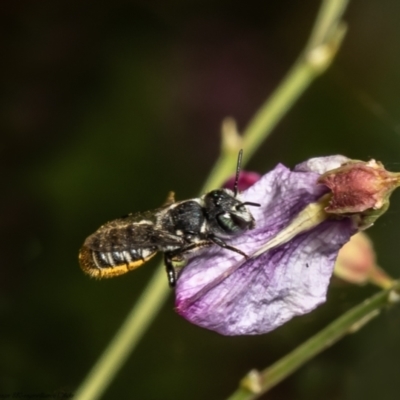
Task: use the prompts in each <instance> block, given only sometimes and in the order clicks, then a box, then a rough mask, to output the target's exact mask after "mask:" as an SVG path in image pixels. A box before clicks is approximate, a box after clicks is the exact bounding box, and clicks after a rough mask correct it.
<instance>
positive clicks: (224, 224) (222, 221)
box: [217, 213, 238, 232]
mask: <svg viewBox="0 0 400 400" xmlns="http://www.w3.org/2000/svg"><path fill="white" fill-rule="evenodd" d="M217 221H218V225H219V226H220V227H221V228H222V229H223V230H224V231H225V232H235V231H236V230H237V228H238V227H237V225H236V223H235V221H234V220H233V219H232V215H231V214H229V213H223V214H219V215H217Z"/></svg>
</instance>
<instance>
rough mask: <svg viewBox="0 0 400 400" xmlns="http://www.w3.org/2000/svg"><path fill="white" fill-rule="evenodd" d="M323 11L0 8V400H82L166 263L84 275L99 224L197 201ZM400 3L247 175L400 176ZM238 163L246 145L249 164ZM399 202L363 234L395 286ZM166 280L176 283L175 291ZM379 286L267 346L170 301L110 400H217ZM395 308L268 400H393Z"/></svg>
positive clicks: (369, 4) (305, 101)
mask: <svg viewBox="0 0 400 400" xmlns="http://www.w3.org/2000/svg"><path fill="white" fill-rule="evenodd" d="M319 4H320V2H319V1H316V0H282V1H279V2H277V1H261V0H259V1H248V2H231V1H226V0H213V1H205V0H203V1H191V2H187V1H182V0H172V1H164V2H163V1H127V0H116V1H107V0H103V1H82V0H80V1H77V0H69V1H57V2H54V1H50V0H48V1H35V2H29V1H25V2H24V1H14V2H4V4H2V7H1V10H0V49H1V56H2V62H1V67H0V68H1V75H0V82H1V83H0V84H1V91H0V116H1V119H0V121H1V122H0V123H1V127H0V129H1V139H0V174H1V182H2V185H1V186H2V190H1V195H0V199H1V200H0V202H1V203H0V205H1V207H0V235H1V241H0V243H1V253H0V254H1V261H0V263H1V268H0V290H1V291H0V313H1V314H0V315H1V331H0V394H4V393H12V392H15V391H20V392H23V393H37V392H45V393H52V392H56V391H62V390H64V391H69V392H74V391H75V389H76V387H77V386H78V385H79V383H80V382H81V381H82V379H83V378H84V377H85V375H86V373H87V372H88V371H89V369H90V367H91V366H92V364H93V363H94V362H95V361H96V360H97V358H98V357H99V355H100V354H101V352H102V350H103V348H104V347H105V346H106V345H107V343H108V342H109V340H110V339H111V337H112V336H113V335H114V333H115V331H116V330H117V328H118V327H119V325H120V324H121V322H122V321H123V319H124V317H125V315H126V314H127V312H128V311H129V309H130V308H131V306H132V304H133V303H134V302H135V301H136V299H137V298H138V297H139V295H140V293H141V291H142V289H143V288H144V287H145V285H146V283H147V282H148V281H149V279H150V277H151V275H152V273H153V270H154V267H155V265H156V264H157V262H158V261H159V258H156V259H154V260H152V262H150V263H149V264H148V265H147V266H146V267H144V268H141V269H138V270H137V271H135V272H132V273H131V274H128V275H126V276H124V277H120V278H118V279H115V280H107V281H95V280H92V279H89V278H88V277H87V276H84V275H83V273H82V272H81V270H80V269H79V267H78V261H77V252H78V249H79V247H80V245H81V244H82V242H83V240H84V239H85V237H86V236H87V235H88V234H90V233H92V232H93V231H94V230H95V229H97V228H98V227H99V226H100V225H101V224H102V223H104V222H106V221H108V220H110V219H113V218H116V217H119V216H121V215H124V214H127V213H129V212H132V211H139V210H146V209H151V208H154V207H157V206H159V205H160V204H161V203H162V202H163V201H164V199H165V197H166V194H167V192H168V191H169V190H175V191H176V193H177V198H178V199H185V198H190V197H193V196H196V195H197V192H198V190H199V188H200V186H201V185H202V183H203V182H204V180H205V178H206V176H207V174H208V172H209V171H210V169H211V167H212V165H213V162H214V161H215V159H216V157H217V155H218V152H219V145H220V125H221V121H222V119H223V118H224V117H226V116H233V117H234V118H236V120H237V122H238V125H239V128H240V129H243V128H244V127H245V125H246V123H247V122H248V121H249V119H250V118H251V116H252V115H253V114H254V112H255V111H256V110H257V108H258V107H259V106H260V104H261V103H262V102H263V101H264V100H265V99H266V97H267V96H268V95H269V94H270V93H271V91H272V90H273V89H274V88H275V87H276V86H277V84H278V83H279V81H280V80H281V79H282V77H283V76H284V74H285V73H286V72H287V71H288V69H289V68H290V66H291V65H292V63H293V62H294V61H295V59H296V57H297V56H298V55H299V53H300V51H301V49H302V48H303V46H304V44H305V42H306V40H307V37H308V34H309V32H310V29H311V27H312V24H313V21H314V18H315V16H316V13H317V10H318V7H319ZM399 16H400V3H399V2H398V1H396V0H382V1H380V2H377V1H373V0H364V1H360V0H358V1H353V2H351V4H350V7H349V9H348V11H347V13H346V20H347V21H348V23H349V31H348V36H347V38H346V39H345V42H344V45H343V48H342V50H341V52H340V53H339V55H338V57H337V59H336V61H335V63H334V65H333V66H332V67H331V69H330V70H329V71H328V72H327V73H326V74H325V75H324V76H322V77H321V78H320V79H319V80H318V81H317V82H316V83H315V84H314V85H313V86H312V87H311V88H310V89H309V90H308V91H307V93H306V94H305V95H304V96H303V97H302V98H301V99H300V101H299V102H298V103H297V104H296V105H295V107H294V108H293V109H292V110H291V111H290V113H289V114H288V115H287V116H286V117H285V119H284V120H283V121H282V122H281V123H280V124H279V126H278V127H277V128H276V130H275V132H274V133H273V135H272V136H271V137H270V139H269V140H268V141H267V142H266V143H265V144H264V145H263V146H262V147H261V148H260V149H259V151H258V152H257V154H256V155H255V157H254V158H253V159H252V160H251V163H250V164H249V166H248V167H249V168H250V169H252V170H257V171H259V172H262V173H263V172H265V171H267V170H269V169H271V168H272V167H273V166H274V165H275V164H276V163H277V162H283V163H285V164H286V165H289V166H293V165H295V164H296V163H298V162H300V161H303V160H305V159H307V158H310V157H314V156H318V155H327V154H336V153H342V154H345V155H347V156H349V157H352V158H358V159H369V158H371V157H373V158H376V159H378V160H380V161H382V162H384V163H385V164H386V166H387V167H388V168H389V169H392V170H397V171H399V170H400V163H399V160H400V157H399V154H400V109H399V104H400V77H399V71H400V44H399V42H398V38H399V37H400V24H399V23H398V21H399ZM244 150H245V151H246V149H244ZM399 223H400V197H399V194H398V193H397V194H396V193H395V195H394V196H393V197H392V205H391V208H390V210H389V212H388V213H387V214H386V215H385V216H384V217H382V218H381V219H380V220H379V221H378V222H377V223H376V226H375V227H373V228H372V229H371V230H370V231H369V233H370V235H371V237H372V238H373V240H374V242H375V244H376V250H377V253H378V259H379V262H380V265H382V266H383V267H384V268H385V269H387V270H388V271H389V272H390V273H391V274H392V275H393V276H395V277H397V276H399V261H398V260H399V257H400V246H399V245H398V238H399V234H398V232H399V228H398V226H399ZM166 284H167V281H166ZM373 292H375V289H374V288H372V287H369V286H367V287H363V288H359V287H353V286H350V285H346V284H334V285H333V286H332V288H331V290H330V294H329V301H328V303H327V304H325V305H324V306H322V307H321V308H319V309H318V310H316V312H314V313H312V314H309V315H307V316H304V317H302V318H298V319H296V320H294V321H291V322H290V323H288V324H287V325H286V326H283V327H281V328H280V329H278V330H277V331H275V332H272V333H270V334H268V335H263V336H259V337H236V338H226V337H222V336H219V335H217V334H215V333H213V332H208V331H206V330H203V329H201V328H198V327H195V326H192V325H190V324H189V323H187V322H186V321H184V320H183V319H181V318H180V317H178V316H177V315H176V314H175V313H174V311H173V300H172V296H171V298H170V299H169V301H168V302H167V304H165V306H164V308H163V310H162V312H161V314H160V315H159V317H158V318H157V320H156V321H155V322H154V324H153V325H152V327H151V329H150V330H149V331H148V332H147V334H146V335H145V337H144V339H143V341H142V342H141V343H140V345H139V347H138V348H137V349H136V351H135V353H134V354H133V355H132V356H131V357H130V358H129V361H128V363H127V364H126V365H125V367H124V369H123V370H122V371H121V373H120V374H119V375H118V376H117V378H116V379H115V380H114V382H113V383H112V385H111V387H110V388H109V389H108V391H107V393H106V394H105V396H104V398H105V399H117V398H118V399H141V400H147V399H148V400H153V399H177V400H180V399H189V398H190V399H193V400H197V399H198V400H202V399H208V400H213V399H222V398H225V397H226V396H227V395H228V394H229V393H230V392H232V391H233V390H234V388H235V387H236V385H237V383H238V380H239V379H240V378H241V377H242V376H243V375H244V374H245V373H246V372H248V371H249V370H250V369H252V368H263V367H266V366H267V365H269V364H271V363H272V362H274V361H275V360H277V359H278V358H280V357H281V356H283V355H284V354H286V353H287V352H288V351H289V350H291V349H293V348H294V347H295V346H296V345H298V344H299V343H301V342H302V341H303V340H305V339H306V338H308V337H309V336H311V335H312V334H313V333H315V332H317V331H318V330H319V329H321V328H322V327H324V326H325V325H326V324H327V323H328V322H329V321H331V320H332V319H334V318H335V317H336V316H338V315H340V314H341V313H342V312H344V311H345V310H347V309H348V308H349V307H351V306H352V305H354V304H356V303H358V302H359V301H360V300H361V299H363V298H365V297H366V296H369V295H371V294H372V293H373ZM399 318H400V309H399V308H394V309H392V310H388V311H387V312H386V311H385V312H383V314H382V315H381V316H380V317H379V318H378V319H376V320H375V321H373V322H372V323H370V324H369V325H368V326H367V327H366V328H364V329H362V330H361V331H360V332H358V333H356V334H355V335H352V336H349V337H346V338H345V339H344V340H342V341H341V342H340V343H339V344H337V345H335V346H334V347H333V348H331V349H329V350H327V351H325V352H324V353H323V354H321V355H320V356H318V357H317V358H315V359H314V360H312V361H311V362H309V363H308V364H307V365H306V366H305V367H303V368H301V369H300V370H299V371H298V372H297V373H295V374H294V375H293V376H292V377H290V378H289V379H287V380H286V381H284V382H283V383H281V384H280V385H279V386H277V387H276V388H274V389H273V390H272V391H271V392H270V393H269V394H268V395H267V396H264V397H263V398H268V399H273V400H277V399H296V400H297V399H300V400H303V399H304V400H306V399H316V398H324V399H328V400H331V399H332V400H336V399H352V400H354V399H355V400H357V399H363V400H365V399H367V400H368V399H376V398H378V397H379V398H380V399H384V400H386V399H397V398H398V377H399V371H400V340H399V338H400V324H399V323H398V321H399Z"/></svg>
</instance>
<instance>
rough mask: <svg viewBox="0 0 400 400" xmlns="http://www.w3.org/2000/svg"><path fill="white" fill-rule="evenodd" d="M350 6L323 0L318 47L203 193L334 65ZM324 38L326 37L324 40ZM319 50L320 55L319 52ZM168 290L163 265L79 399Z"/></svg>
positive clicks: (222, 160)
mask: <svg viewBox="0 0 400 400" xmlns="http://www.w3.org/2000/svg"><path fill="white" fill-rule="evenodd" d="M347 2H348V0H324V1H323V2H322V6H321V9H320V12H319V15H318V17H317V20H316V23H315V26H314V28H313V32H312V34H311V36H310V39H309V44H310V43H314V44H315V47H313V48H310V45H308V47H306V50H305V51H304V52H303V55H302V56H301V57H300V58H299V60H298V61H297V62H296V63H295V65H294V66H293V68H292V69H291V71H290V72H289V73H288V75H287V76H286V78H285V79H284V80H283V82H282V83H281V85H280V86H279V87H278V88H277V89H276V91H275V92H274V93H273V94H272V96H271V97H270V99H269V100H268V101H267V102H266V103H265V104H264V105H262V107H261V108H260V110H259V111H258V112H257V113H256V114H255V117H254V118H253V119H252V120H251V121H250V123H249V125H248V127H247V128H246V130H245V131H244V133H243V137H242V140H238V141H237V145H236V146H229V145H228V144H227V143H224V141H223V144H222V152H221V155H220V157H219V159H218V160H217V162H216V164H215V167H214V168H213V170H212V172H211V174H210V176H209V178H208V180H207V181H206V183H205V185H204V186H203V190H202V191H201V193H204V192H205V191H208V190H210V189H213V188H216V187H219V186H221V184H222V183H223V181H224V180H225V179H227V178H228V177H229V176H230V175H231V174H232V172H233V171H234V169H235V164H236V159H237V153H238V150H239V149H240V148H241V147H243V148H244V149H245V152H244V160H243V162H244V163H245V162H246V161H247V160H249V159H250V157H251V156H252V154H253V153H254V151H255V150H256V148H257V147H258V146H259V144H260V143H261V142H262V141H263V140H265V139H266V138H267V137H268V135H269V134H270V132H271V131H272V129H273V128H274V127H275V126H276V124H277V123H278V121H279V120H280V119H281V118H282V116H283V115H284V114H285V113H286V112H287V111H288V109H289V108H290V107H291V106H292V105H293V103H294V102H295V101H296V100H297V99H298V98H299V96H300V95H301V94H302V93H303V92H304V91H305V89H306V88H307V87H308V86H309V85H310V83H311V82H312V81H313V80H314V79H315V78H316V77H317V76H319V75H320V74H321V73H323V72H324V71H325V69H326V68H327V67H328V66H329V65H330V63H331V62H332V60H333V58H334V56H335V55H336V52H337V49H338V47H339V46H340V43H341V40H342V38H343V36H344V32H345V28H344V24H343V23H342V22H341V17H342V14H343V11H344V9H345V7H346V5H347ZM316 35H318V40H316V37H317V36H316ZM320 38H323V42H321V40H322V39H320ZM319 50H321V51H320V53H321V54H320V53H318V51H319ZM315 55H317V57H316V56H315ZM162 281H163V282H162ZM169 292H170V290H169V288H168V286H167V284H166V278H165V271H164V266H163V265H160V266H159V267H158V269H157V271H156V272H155V275H154V277H153V279H152V280H151V281H150V283H149V285H148V286H147V288H146V289H145V292H144V293H143V295H142V297H141V298H140V300H139V301H138V302H137V303H136V305H135V306H134V308H133V309H132V311H131V312H130V314H129V315H128V317H127V319H126V320H125V322H124V323H123V325H122V326H121V328H120V329H119V331H118V332H117V334H116V336H115V337H114V338H113V339H112V341H111V342H110V344H109V345H108V347H107V348H106V350H105V351H104V353H103V354H102V356H101V357H100V359H99V360H98V361H97V363H96V364H95V365H94V367H93V368H92V370H91V371H90V372H89V374H88V376H87V377H86V379H85V380H84V381H83V382H82V384H81V386H80V387H79V388H78V390H77V392H76V394H75V397H74V399H75V400H96V399H98V398H99V397H100V396H101V395H102V393H103V392H104V390H105V389H106V388H107V386H108V385H109V383H110V382H111V381H112V380H113V378H114V377H115V375H116V374H117V372H118V371H119V369H120V368H121V367H122V365H123V363H124V361H125V360H126V358H127V357H128V356H129V354H130V352H131V351H132V350H133V349H134V347H135V345H136V344H137V343H138V342H139V340H140V338H141V336H142V335H143V334H144V332H145V331H146V329H147V327H148V326H149V325H150V323H151V322H152V320H153V319H154V317H155V316H156V314H157V312H158V310H159V309H160V308H161V306H162V304H163V303H164V301H165V299H166V297H167V295H168V294H169Z"/></svg>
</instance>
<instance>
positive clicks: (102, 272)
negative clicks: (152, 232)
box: [79, 245, 157, 279]
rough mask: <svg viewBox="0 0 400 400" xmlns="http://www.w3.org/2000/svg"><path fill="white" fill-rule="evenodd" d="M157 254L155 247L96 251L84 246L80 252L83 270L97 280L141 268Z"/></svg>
mask: <svg viewBox="0 0 400 400" xmlns="http://www.w3.org/2000/svg"><path fill="white" fill-rule="evenodd" d="M156 252H157V249H155V248H154V247H149V248H140V249H130V250H124V251H95V250H91V249H90V248H89V247H87V246H85V245H84V246H83V247H82V248H81V250H80V252H79V263H80V266H81V268H82V270H83V271H84V272H85V273H87V274H88V275H90V276H93V277H95V278H99V279H101V278H112V277H114V276H118V275H122V274H125V273H126V272H128V271H131V270H133V269H135V268H137V267H140V266H141V265H142V264H144V263H145V262H146V261H148V260H149V259H150V258H151V257H153V256H154V255H155V254H156Z"/></svg>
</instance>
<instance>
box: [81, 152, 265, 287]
mask: <svg viewBox="0 0 400 400" xmlns="http://www.w3.org/2000/svg"><path fill="white" fill-rule="evenodd" d="M242 155H243V151H242V150H240V152H239V156H238V161H237V167H236V177H235V183H234V187H233V190H230V189H216V190H212V191H211V192H208V193H206V194H204V195H203V196H201V197H200V198H194V199H190V200H183V201H175V198H174V194H173V193H170V195H169V198H168V200H167V203H166V204H164V205H163V206H162V207H160V208H157V209H155V210H153V211H146V212H140V213H136V214H129V215H128V216H126V217H122V218H119V219H116V220H113V221H110V222H107V223H106V224H104V225H103V226H101V227H100V228H99V229H98V230H97V231H96V232H94V233H93V234H92V235H90V236H89V237H88V238H87V239H86V240H85V242H84V244H83V246H82V248H81V250H80V252H79V263H80V266H81V268H82V269H83V271H84V272H85V273H87V274H88V275H90V276H92V277H95V278H111V277H114V276H118V275H121V274H124V273H126V272H128V271H131V270H133V269H136V268H138V267H140V266H141V265H143V264H144V263H145V262H147V261H148V260H150V258H152V257H153V256H154V255H155V254H156V253H157V252H163V253H164V263H165V267H166V272H167V277H168V283H169V285H170V287H174V286H175V284H176V280H177V272H176V264H177V263H181V262H184V261H185V260H186V259H187V257H188V255H189V254H190V253H192V252H196V251H198V250H200V249H201V248H204V247H207V246H211V245H217V246H220V247H222V248H224V249H228V250H231V251H234V252H236V253H239V254H241V255H242V256H243V257H245V258H248V256H247V255H246V254H245V253H244V252H242V251H241V250H240V249H238V248H236V247H233V246H230V245H229V244H227V243H226V242H225V240H228V239H230V238H233V237H236V236H238V235H241V234H242V233H244V232H245V231H247V230H249V229H253V228H254V227H255V221H254V218H253V216H252V214H251V213H250V212H249V211H248V209H247V206H260V204H258V203H252V202H242V201H240V199H239V198H238V194H239V193H238V179H239V174H240V168H241V161H242Z"/></svg>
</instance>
